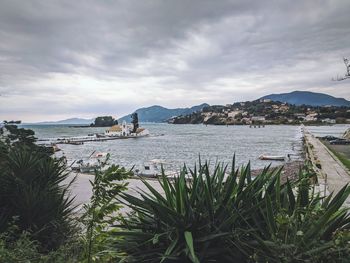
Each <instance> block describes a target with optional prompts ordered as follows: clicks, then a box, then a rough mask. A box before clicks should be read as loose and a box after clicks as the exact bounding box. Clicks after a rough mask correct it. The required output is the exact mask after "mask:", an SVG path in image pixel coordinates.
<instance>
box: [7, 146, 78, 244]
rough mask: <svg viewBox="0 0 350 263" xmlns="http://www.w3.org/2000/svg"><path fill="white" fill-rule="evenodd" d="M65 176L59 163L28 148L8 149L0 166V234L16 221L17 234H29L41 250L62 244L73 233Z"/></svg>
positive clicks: (71, 213) (72, 208)
mask: <svg viewBox="0 0 350 263" xmlns="http://www.w3.org/2000/svg"><path fill="white" fill-rule="evenodd" d="M68 176H69V173H68V171H67V170H66V167H65V164H64V163H63V162H62V161H60V160H55V159H51V158H48V157H46V156H44V155H43V154H41V153H39V152H32V151H31V150H30V148H28V147H21V146H16V147H13V148H10V149H9V150H8V153H7V154H6V155H5V158H3V163H2V164H1V166H0V223H1V225H0V232H2V231H5V230H6V228H7V226H8V224H9V223H10V222H11V220H12V218H13V217H16V218H17V221H16V224H17V226H18V227H19V230H20V231H19V232H22V231H27V232H30V233H31V236H32V238H33V239H34V240H37V241H38V242H39V244H40V246H41V249H43V250H51V249H56V248H58V247H59V246H60V245H61V244H63V243H64V242H65V241H66V240H67V238H69V237H70V236H71V235H72V234H73V230H74V227H73V224H74V222H73V218H72V216H73V210H74V206H73V205H72V203H73V198H70V197H69V185H70V184H65V182H66V180H67V179H68Z"/></svg>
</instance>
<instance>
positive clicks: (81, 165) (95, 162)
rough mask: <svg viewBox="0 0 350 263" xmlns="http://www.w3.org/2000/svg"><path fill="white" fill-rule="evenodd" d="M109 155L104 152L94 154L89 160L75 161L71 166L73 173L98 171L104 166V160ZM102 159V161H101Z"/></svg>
mask: <svg viewBox="0 0 350 263" xmlns="http://www.w3.org/2000/svg"><path fill="white" fill-rule="evenodd" d="M107 155H108V153H104V152H97V153H96V152H95V151H94V152H93V153H92V154H91V155H90V156H89V158H87V159H80V160H78V161H75V162H74V163H73V165H72V166H71V169H72V171H77V172H81V173H92V172H94V171H95V170H96V169H100V168H101V166H102V161H103V158H104V159H105V158H106V157H107ZM100 159H102V161H101V160H100Z"/></svg>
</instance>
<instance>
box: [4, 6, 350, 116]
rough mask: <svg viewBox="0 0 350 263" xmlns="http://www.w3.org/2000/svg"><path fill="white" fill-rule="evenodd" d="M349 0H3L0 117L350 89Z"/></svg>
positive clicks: (340, 93)
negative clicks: (349, 71) (348, 66)
mask: <svg viewBox="0 0 350 263" xmlns="http://www.w3.org/2000/svg"><path fill="white" fill-rule="evenodd" d="M344 56H345V57H350V1H349V0H343V1H341V0H328V1H327V0H313V1H305V0H295V1H290V0H286V1H282V0H280V1H277V0H276V1H260V0H257V1H249V0H242V1H226V0H220V1H213V0H143V1H139V0H121V1H117V0H114V1H112V0H109V1H108V0H95V1H92V0H91V1H90V0H74V1H72V0H67V1H66V0H60V1H42V0H41V1H32V0H26V1H20V0H18V1H17V0H0V119H7V120H9V119H21V120H23V121H40V120H58V119H64V118H69V117H86V118H90V117H95V116H97V115H101V114H108V115H114V116H118V117H121V116H122V115H124V114H126V113H130V112H132V111H133V110H135V109H137V108H139V107H143V106H150V105H154V104H158V105H163V106H166V107H184V106H192V105H195V104H200V103H203V102H207V103H209V104H226V103H232V102H235V101H242V100H252V99H256V98H258V97H260V96H263V95H266V94H270V93H281V92H288V91H293V90H309V91H316V92H323V93H328V94H331V95H334V96H337V97H344V98H346V99H350V80H348V81H341V82H335V81H331V78H332V77H336V76H337V75H343V74H344V73H345V66H344V64H343V62H342V58H343V57H344Z"/></svg>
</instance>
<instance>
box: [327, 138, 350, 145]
mask: <svg viewBox="0 0 350 263" xmlns="http://www.w3.org/2000/svg"><path fill="white" fill-rule="evenodd" d="M329 143H330V144H333V145H348V144H350V140H346V139H336V140H332V141H330V142H329Z"/></svg>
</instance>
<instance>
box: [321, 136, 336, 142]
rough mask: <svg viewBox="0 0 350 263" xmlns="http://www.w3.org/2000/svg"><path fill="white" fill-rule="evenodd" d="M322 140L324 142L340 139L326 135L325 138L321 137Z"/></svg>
mask: <svg viewBox="0 0 350 263" xmlns="http://www.w3.org/2000/svg"><path fill="white" fill-rule="evenodd" d="M321 139H322V140H325V141H334V140H338V139H340V138H338V137H335V136H332V135H327V136H323V137H321Z"/></svg>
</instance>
